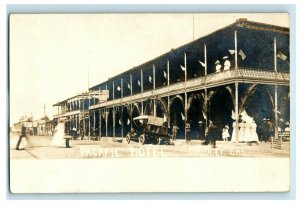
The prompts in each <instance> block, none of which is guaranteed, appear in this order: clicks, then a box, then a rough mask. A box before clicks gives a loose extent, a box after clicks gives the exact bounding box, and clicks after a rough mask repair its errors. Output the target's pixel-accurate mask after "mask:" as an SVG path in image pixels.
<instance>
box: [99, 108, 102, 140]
mask: <svg viewBox="0 0 300 204" xmlns="http://www.w3.org/2000/svg"><path fill="white" fill-rule="evenodd" d="M101 112H102V111H101V110H100V109H99V140H101V136H102V131H101V130H102V124H101V123H102V113H101Z"/></svg>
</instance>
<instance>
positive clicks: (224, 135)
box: [222, 125, 230, 141]
mask: <svg viewBox="0 0 300 204" xmlns="http://www.w3.org/2000/svg"><path fill="white" fill-rule="evenodd" d="M228 131H229V126H228V125H225V127H224V128H223V130H222V138H223V141H228V138H229V137H230V136H229V132H228Z"/></svg>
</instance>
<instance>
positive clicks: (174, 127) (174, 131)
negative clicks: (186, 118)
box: [172, 124, 179, 141]
mask: <svg viewBox="0 0 300 204" xmlns="http://www.w3.org/2000/svg"><path fill="white" fill-rule="evenodd" d="M178 129H179V128H178V126H177V125H176V124H173V128H172V133H173V135H172V140H173V141H175V140H176V137H177V131H178Z"/></svg>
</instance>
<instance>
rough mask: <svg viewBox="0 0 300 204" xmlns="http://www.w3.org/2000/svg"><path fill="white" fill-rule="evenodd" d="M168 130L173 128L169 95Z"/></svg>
mask: <svg viewBox="0 0 300 204" xmlns="http://www.w3.org/2000/svg"><path fill="white" fill-rule="evenodd" d="M168 128H171V115H170V96H169V95H168Z"/></svg>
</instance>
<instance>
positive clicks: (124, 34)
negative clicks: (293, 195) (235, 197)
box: [8, 13, 293, 193]
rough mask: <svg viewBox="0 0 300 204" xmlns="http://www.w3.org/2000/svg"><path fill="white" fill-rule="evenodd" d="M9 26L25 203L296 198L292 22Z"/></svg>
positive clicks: (124, 17)
mask: <svg viewBox="0 0 300 204" xmlns="http://www.w3.org/2000/svg"><path fill="white" fill-rule="evenodd" d="M8 22H9V23H8V24H9V25H8V26H9V27H8V28H9V32H8V36H9V41H8V51H9V67H8V71H9V136H8V137H9V165H10V166H9V186H10V191H11V192H12V193H107V192H114V193H117V192H288V191H290V155H291V153H290V137H292V135H293V134H290V124H293V123H291V119H290V17H289V14H288V13H127V14H124V13H123V14H122V13H94V14H76V13H74V14H34V13H31V14H17V13H16V14H11V15H10V16H9V21H8ZM175 183H176V184H177V185H174V184H175Z"/></svg>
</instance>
